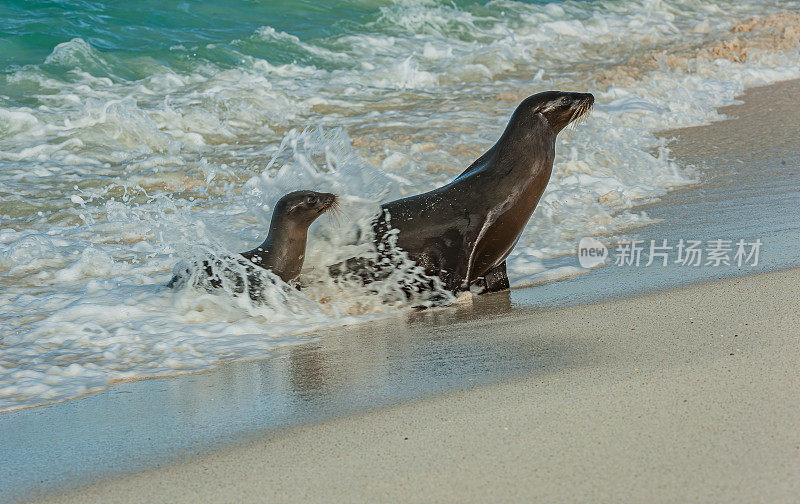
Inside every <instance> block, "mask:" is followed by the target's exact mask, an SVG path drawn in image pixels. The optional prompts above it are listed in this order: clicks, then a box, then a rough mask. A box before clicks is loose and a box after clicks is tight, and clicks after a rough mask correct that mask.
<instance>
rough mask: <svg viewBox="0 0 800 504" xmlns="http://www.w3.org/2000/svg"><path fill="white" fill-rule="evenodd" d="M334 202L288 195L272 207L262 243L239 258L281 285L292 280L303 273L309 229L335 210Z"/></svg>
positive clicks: (309, 194) (322, 196)
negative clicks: (323, 216) (267, 228)
mask: <svg viewBox="0 0 800 504" xmlns="http://www.w3.org/2000/svg"><path fill="white" fill-rule="evenodd" d="M337 201H338V200H337V198H336V195H335V194H331V193H319V192H314V191H294V192H290V193H289V194H287V195H285V196H284V197H282V198H281V199H279V200H278V203H277V204H275V211H274V212H273V214H272V221H271V222H270V225H269V233H268V234H267V239H266V240H264V243H262V244H261V245H259V246H258V247H256V248H254V249H253V250H248V251H247V252H242V254H241V255H242V256H244V257H245V258H247V259H249V260H250V262H252V263H253V264H255V265H256V266H260V267H262V268H264V269H268V270H270V271H272V272H273V273H275V274H276V275H278V276H279V277H280V278H281V280H283V281H284V282H290V281H292V280H294V279H295V278H297V275H299V274H300V270H301V269H303V259H304V258H305V256H306V239H307V237H308V227H309V226H310V225H311V223H312V222H314V221H315V220H316V219H317V217H319V216H320V215H322V214H323V213H325V212H327V211H328V210H331V209H336V205H337Z"/></svg>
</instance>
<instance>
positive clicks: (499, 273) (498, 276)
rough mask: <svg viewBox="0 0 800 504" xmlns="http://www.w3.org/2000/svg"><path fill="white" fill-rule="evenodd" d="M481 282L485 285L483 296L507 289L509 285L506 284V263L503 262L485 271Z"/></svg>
mask: <svg viewBox="0 0 800 504" xmlns="http://www.w3.org/2000/svg"><path fill="white" fill-rule="evenodd" d="M483 281H484V283H485V285H486V290H485V291H484V292H483V294H485V293H487V292H497V291H501V290H506V289H508V288H509V287H510V284H509V282H508V275H507V274H506V262H505V261H503V262H501V263H500V264H498V265H497V266H495V267H494V268H492V269H490V270H489V271H487V272H486V274H485V275H483Z"/></svg>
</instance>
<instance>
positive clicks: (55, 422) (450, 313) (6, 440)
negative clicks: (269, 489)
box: [0, 292, 596, 497]
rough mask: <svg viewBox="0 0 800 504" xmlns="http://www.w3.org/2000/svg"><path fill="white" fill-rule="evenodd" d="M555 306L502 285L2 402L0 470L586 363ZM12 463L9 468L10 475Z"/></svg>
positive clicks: (98, 468) (142, 455)
mask: <svg viewBox="0 0 800 504" xmlns="http://www.w3.org/2000/svg"><path fill="white" fill-rule="evenodd" d="M558 317H559V315H558V313H557V311H549V312H533V311H531V310H526V309H520V308H519V307H515V306H513V305H512V303H511V301H510V298H509V294H508V293H507V292H506V293H498V294H492V295H488V296H482V297H481V298H478V299H476V300H475V301H473V303H472V304H468V303H465V304H463V305H456V306H453V307H449V308H441V309H434V310H427V311H421V312H412V313H409V314H408V315H407V316H406V317H404V318H400V319H398V318H392V319H387V320H379V321H376V322H373V323H370V324H362V325H358V326H354V327H351V328H346V330H345V329H339V330H332V331H328V332H327V333H325V334H320V337H319V338H318V339H316V340H314V341H310V342H308V343H306V344H301V345H296V346H293V347H284V348H282V349H279V350H277V351H275V352H274V353H273V354H271V355H269V356H268V357H267V358H265V359H262V360H257V361H250V362H236V363H232V364H229V365H225V366H221V367H219V368H216V369H214V370H211V371H208V372H204V373H198V374H192V375H184V376H179V377H174V378H169V379H166V380H162V379H159V380H144V381H138V382H128V383H122V384H118V385H116V386H114V387H112V388H110V389H109V390H107V391H105V392H102V393H99V394H94V395H90V396H87V397H84V398H82V399H77V400H74V401H69V402H66V403H62V404H58V405H54V406H44V407H39V408H31V409H27V410H21V411H17V412H11V413H6V414H3V415H2V416H0V444H2V446H6V447H10V448H8V449H6V452H7V453H6V455H7V460H9V463H8V464H6V465H4V466H0V480H2V481H14V482H16V485H15V488H16V489H17V490H15V492H19V495H24V494H26V493H27V492H29V491H30V490H31V489H33V488H41V487H42V483H40V481H42V480H46V481H47V482H49V484H50V485H52V486H53V487H59V488H61V489H63V488H65V486H67V487H69V486H72V485H78V484H81V483H83V482H86V481H87V479H86V478H87V476H86V475H87V474H91V475H93V477H100V476H103V475H113V474H118V473H120V472H123V471H131V470H136V469H140V468H144V467H150V466H152V465H153V464H160V463H166V462H169V461H174V460H176V459H179V458H182V457H185V456H191V455H194V454H197V453H200V452H201V451H206V450H212V449H215V448H219V447H220V446H223V445H226V444H230V443H232V442H240V441H246V440H247V439H250V438H252V437H254V436H263V435H264V433H265V431H267V432H270V431H271V432H277V431H278V430H280V429H282V428H286V427H290V426H294V425H298V424H304V423H310V422H318V421H323V420H327V419H331V418H335V417H339V416H343V415H349V414H354V413H358V412H361V411H366V410H369V409H373V408H379V407H385V406H389V405H392V404H395V403H399V402H402V401H408V400H417V399H423V398H425V397H428V396H431V395H434V394H441V393H446V392H448V391H452V390H457V389H462V388H467V387H473V386H479V385H484V384H488V383H493V382H497V381H499V380H503V379H508V378H513V377H515V376H520V375H530V374H532V373H537V374H538V373H541V374H542V375H543V376H546V375H547V374H548V373H552V372H557V371H559V370H563V369H564V368H565V367H573V366H581V365H589V364H591V363H592V362H593V361H594V360H596V357H595V355H594V352H593V351H592V348H593V343H594V342H593V341H592V340H591V338H588V337H587V338H583V337H580V338H576V337H574V336H565V334H564V333H563V332H562V331H561V330H553V329H552V328H557V327H558V323H557V321H558ZM56 427H57V428H56ZM138 432H146V433H147V436H138V435H137V434H136V433H138ZM34 434H35V435H34ZM76 459H80V460H76ZM10 467H14V468H15V470H14V474H6V473H7V471H8V469H7V468H10ZM42 468H46V469H42ZM42 471H44V472H47V474H43V473H42ZM30 474H37V475H38V476H37V477H36V481H35V482H34V481H32V480H31V478H29V477H27V476H26V475H30ZM40 476H41V477H40ZM10 497H13V496H10Z"/></svg>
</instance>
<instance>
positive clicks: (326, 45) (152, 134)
mask: <svg viewBox="0 0 800 504" xmlns="http://www.w3.org/2000/svg"><path fill="white" fill-rule="evenodd" d="M354 5H355V4H354ZM357 6H358V8H359V9H361V10H360V11H359V12H360V14H359V17H358V20H359V22H358V23H355V22H352V21H351V22H345V21H342V22H339V23H334V24H333V25H331V26H330V27H328V28H325V29H322V28H320V30H319V33H316V32H315V33H312V34H308V33H306V34H303V33H299V32H298V34H290V33H289V32H285V31H281V30H279V29H276V28H275V27H273V26H269V25H266V24H265V25H262V26H259V27H256V28H254V29H252V30H251V31H250V32H248V33H245V34H243V35H242V36H241V37H238V38H235V37H229V38H228V39H225V40H222V41H219V40H214V41H211V42H209V41H208V40H202V37H200V38H201V40H191V41H184V42H183V43H176V44H174V45H169V46H168V49H157V48H156V49H152V50H149V49H148V50H142V51H140V52H131V51H123V50H121V49H105V50H104V49H103V48H100V47H96V46H94V45H93V44H92V43H91V40H93V38H92V37H89V36H88V35H87V36H86V38H82V37H79V36H76V37H74V38H72V39H71V40H68V41H65V42H62V43H59V44H58V45H55V47H52V50H51V51H50V53H49V55H47V56H46V57H44V58H38V57H37V58H38V59H35V60H34V61H29V62H25V61H20V60H19V59H18V60H14V63H15V65H14V66H8V68H7V69H6V72H5V73H4V74H3V76H2V77H1V78H0V184H1V186H2V190H0V217H1V218H2V225H0V303H2V306H3V309H2V312H0V410H7V409H14V408H19V407H24V406H30V405H37V404H43V403H47V402H53V401H59V400H64V399H68V398H72V397H76V396H79V395H82V394H85V393H87V392H92V391H97V390H101V389H103V388H105V387H107V386H108V384H109V383H111V382H113V381H115V380H121V379H130V378H141V377H148V376H156V375H168V374H175V373H181V372H188V371H194V370H200V369H205V368H208V367H210V366H213V365H215V364H218V363H220V362H224V361H229V360H236V359H245V358H254V357H260V356H264V355H266V354H268V353H269V351H270V350H271V349H274V348H276V347H278V346H282V345H287V344H295V343H300V342H303V341H306V340H307V339H308V338H309V337H311V335H312V333H313V331H314V330H317V329H319V328H325V327H335V326H340V325H343V324H350V323H360V322H364V321H367V320H370V319H372V318H375V317H386V316H394V315H397V314H398V313H401V312H402V311H403V310H405V309H408V308H409V306H410V305H409V303H408V302H407V301H406V300H405V298H404V296H403V295H402V293H401V292H399V290H398V289H397V286H396V283H394V284H393V283H392V282H387V283H386V284H385V285H379V286H378V287H377V288H370V289H366V288H357V287H354V286H351V285H350V286H348V285H345V286H342V285H337V284H335V283H334V282H332V281H330V280H329V279H326V276H325V271H326V268H325V266H326V265H328V264H332V263H334V262H337V261H339V260H342V259H345V258H347V257H351V256H353V255H356V254H359V253H363V252H364V244H361V245H354V244H353V243H355V242H356V237H357V236H358V230H359V229H367V228H368V227H369V219H370V216H371V215H372V214H373V213H374V211H375V209H376V208H377V205H378V204H379V203H380V202H381V201H387V200H390V199H393V198H397V197H400V196H403V195H407V194H413V193H418V192H422V191H425V190H428V189H431V188H434V187H436V186H438V185H440V184H442V183H444V182H446V181H448V180H450V179H451V178H453V177H454V176H455V175H457V174H458V173H460V172H461V171H462V170H463V169H464V168H465V167H466V166H467V165H468V164H469V163H471V162H472V160H474V159H475V158H476V157H477V156H478V155H480V154H481V153H482V152H483V151H484V150H486V149H488V148H489V147H490V146H491V145H492V144H493V143H494V142H495V141H496V139H497V137H498V136H499V134H500V133H501V132H502V129H503V128H504V127H505V124H506V121H507V120H508V118H509V117H510V115H511V113H512V111H513V109H514V108H515V106H516V105H517V103H518V101H520V100H521V99H522V98H524V97H525V96H527V95H528V94H532V93H535V92H538V91H544V90H548V89H565V90H575V91H591V92H593V93H594V94H595V97H596V106H595V110H594V112H593V114H592V115H591V116H590V117H589V119H588V120H587V121H586V122H585V123H584V124H582V125H580V126H579V127H577V128H576V129H575V130H574V131H565V132H564V133H562V134H561V135H560V139H559V142H558V146H557V156H556V162H555V169H554V172H553V176H552V179H551V181H550V184H549V186H548V189H547V191H546V193H545V195H544V197H543V199H542V201H541V203H540V204H539V207H538V208H537V209H536V212H535V213H534V216H533V218H532V219H531V221H530V223H529V225H528V227H527V228H526V231H525V233H524V235H523V237H522V239H521V240H520V242H519V244H518V245H517V247H516V249H515V250H514V252H513V253H512V255H511V257H510V258H509V261H508V265H509V276H510V277H511V280H512V282H514V283H515V285H525V284H528V283H531V282H534V281H538V280H540V279H542V278H556V277H558V276H562V275H565V274H572V273H574V270H569V271H566V270H563V271H555V272H553V271H545V268H544V266H543V262H542V261H543V259H546V258H552V257H556V256H559V255H563V254H568V253H571V252H572V250H573V249H574V247H575V244H576V243H577V241H578V240H579V239H580V238H581V237H582V236H586V235H593V234H605V235H611V236H619V235H622V234H624V233H625V230H626V229H630V228H631V227H632V226H639V225H643V224H646V223H648V222H649V221H650V220H649V218H648V216H647V215H646V214H643V213H637V212H632V211H630V210H628V209H629V208H630V207H631V206H632V205H633V203H634V202H636V201H640V200H642V199H643V198H653V197H657V196H658V195H659V194H663V193H664V192H665V191H666V190H668V189H669V188H671V187H676V186H680V185H684V184H687V183H691V182H693V181H695V180H696V179H697V172H696V170H695V168H693V167H686V166H678V165H677V164H676V163H674V162H673V161H671V160H670V157H669V153H668V152H667V151H666V150H665V149H664V140H660V139H657V138H656V137H655V136H654V132H656V131H658V130H663V129H667V128H673V127H680V126H689V125H697V124H703V123H707V122H709V121H713V120H718V119H719V118H720V117H719V116H718V114H717V113H716V112H715V108H716V107H718V106H720V105H724V104H727V103H730V102H731V101H732V100H733V97H734V96H735V95H736V94H738V93H740V92H741V91H742V89H743V88H744V86H748V85H758V84H763V83H768V82H773V81H776V80H781V79H786V78H792V77H798V76H800V65H798V63H800V55H799V54H798V52H797V50H796V49H790V50H789V51H786V52H765V53H763V54H756V55H753V57H749V58H748V59H747V61H746V62H745V63H739V62H732V61H728V60H725V59H719V60H714V61H711V60H708V59H704V58H697V59H691V58H689V60H688V63H687V64H686V65H684V66H677V67H674V68H673V67H671V66H670V65H668V64H666V63H665V62H662V63H661V64H658V62H656V64H654V65H653V67H652V68H642V69H641V71H639V72H635V73H634V74H633V75H631V74H630V72H628V73H626V74H625V75H622V74H621V73H620V74H619V75H616V74H615V70H614V69H615V68H617V67H618V66H619V65H624V64H626V63H630V62H631V61H632V60H633V58H634V56H635V55H638V56H641V55H642V54H648V55H649V54H655V55H660V54H664V55H668V54H672V53H675V52H676V51H684V52H686V51H688V52H689V54H691V53H692V51H694V50H695V49H696V48H700V47H703V46H704V45H706V44H709V43H711V42H713V41H716V40H719V39H720V38H721V37H726V36H728V34H727V30H728V29H729V28H730V26H731V24H732V23H733V22H736V21H740V20H742V19H744V18H746V17H748V16H751V15H756V14H764V13H768V12H771V11H773V10H774V9H775V8H776V6H781V7H782V8H789V7H792V6H794V7H797V4H795V3H791V4H790V3H788V2H780V3H778V2H776V3H774V4H773V3H771V2H761V3H757V2H752V3H748V4H747V5H743V6H742V5H731V4H729V3H728V2H721V1H720V2H715V1H695V0H673V1H650V0H648V1H632V0H627V1H620V2H566V3H560V4H559V3H552V4H526V3H521V2H513V1H493V2H489V3H488V4H484V3H471V2H459V3H457V4H452V3H450V2H436V1H427V2H426V1H404V2H396V3H394V4H389V3H387V2H378V3H376V4H375V5H373V4H371V3H369V2H359V3H358V4H357ZM354 8H355V7H354ZM320 26H322V24H321V25H320ZM78 35H80V33H78ZM167 38H169V37H167ZM148 51H149V52H148ZM19 58H22V59H24V58H23V57H22V56H20V57H19ZM601 77H602V78H601ZM295 189H317V190H321V191H325V192H335V193H337V194H339V195H340V196H341V198H342V201H343V210H344V214H345V215H346V218H344V219H342V220H341V222H339V224H338V225H336V224H335V223H332V222H329V221H327V220H325V219H320V220H319V221H318V222H317V223H315V224H314V225H313V226H312V229H311V231H310V239H309V250H308V254H307V258H306V263H305V266H306V269H305V271H304V278H305V279H306V281H307V283H308V284H309V285H311V287H310V288H309V289H307V290H305V291H303V292H301V291H297V290H295V289H292V288H289V287H288V286H286V285H281V284H280V282H278V283H276V286H275V287H274V289H273V290H272V291H270V295H269V296H268V297H267V298H266V300H265V302H264V303H262V304H258V305H254V304H253V303H251V302H250V301H249V299H246V298H244V299H243V298H242V297H241V296H238V297H237V296H233V295H230V294H227V293H225V292H221V293H213V294H212V293H207V292H199V291H195V290H192V289H183V290H180V291H177V292H174V291H172V290H169V289H167V288H165V284H166V282H167V281H168V280H169V278H170V276H171V272H172V269H173V267H174V266H175V264H176V263H177V262H178V261H180V260H183V261H190V260H192V259H196V258H198V257H204V256H206V255H208V254H217V255H225V254H230V253H234V252H239V251H243V250H247V249H249V248H252V247H253V246H254V245H256V244H258V243H259V242H260V241H261V240H263V238H264V235H265V233H266V230H267V227H268V223H269V219H270V216H271V211H272V205H273V204H274V202H275V201H277V199H278V198H279V197H280V196H281V195H283V194H285V193H286V192H288V191H291V190H295Z"/></svg>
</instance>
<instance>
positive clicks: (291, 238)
mask: <svg viewBox="0 0 800 504" xmlns="http://www.w3.org/2000/svg"><path fill="white" fill-rule="evenodd" d="M337 202H338V199H337V197H336V195H335V194H330V193H320V192H314V191H294V192H290V193H289V194H286V195H285V196H283V197H282V198H281V199H279V200H278V202H277V203H276V204H275V211H274V212H273V214H272V220H271V222H270V226H269V232H268V233H267V239H266V240H264V243H262V244H261V245H259V246H258V247H256V248H254V249H252V250H248V251H247V252H242V253H241V254H240V255H241V256H242V257H244V259H247V261H245V260H244V259H241V258H239V259H237V258H229V259H231V261H228V262H230V263H231V264H232V265H235V266H236V269H238V270H240V271H234V269H232V268H231V267H230V266H227V265H224V264H223V261H221V260H219V259H214V260H212V261H213V266H212V263H211V262H209V260H204V261H203V263H202V267H201V268H200V269H201V270H202V271H203V272H204V273H205V275H202V274H200V275H199V277H200V278H195V279H194V282H195V284H196V285H197V286H198V287H203V288H205V289H206V290H211V289H218V288H220V287H222V286H223V284H225V283H228V284H229V285H230V286H231V289H232V290H233V292H234V293H237V294H238V293H242V292H244V291H245V289H246V290H247V292H248V295H249V296H250V298H252V299H253V300H254V301H259V300H260V299H261V294H260V292H261V287H262V283H263V282H262V280H261V277H260V276H259V275H258V273H257V272H256V271H255V268H253V265H255V266H258V267H260V268H263V269H266V270H270V271H271V272H272V273H274V274H275V275H277V276H278V277H280V279H281V280H283V281H284V282H287V283H288V282H291V281H292V280H294V279H295V278H297V276H298V275H299V274H300V270H302V269H303V260H304V259H305V255H306V240H307V237H308V227H309V226H310V225H311V223H312V222H314V221H315V220H316V219H317V217H319V216H320V215H322V214H323V213H325V212H327V211H328V210H334V211H335V210H336V208H337ZM191 276H192V273H191V270H190V269H189V268H188V267H185V268H183V270H182V271H180V272H179V273H177V274H176V275H175V276H173V278H172V280H170V282H169V284H168V286H169V287H174V286H176V285H182V284H183V283H184V280H185V279H187V278H191ZM197 276H198V275H195V277H197ZM245 277H246V279H245Z"/></svg>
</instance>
